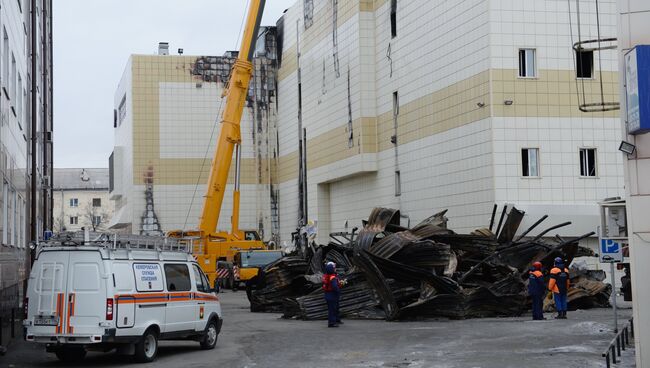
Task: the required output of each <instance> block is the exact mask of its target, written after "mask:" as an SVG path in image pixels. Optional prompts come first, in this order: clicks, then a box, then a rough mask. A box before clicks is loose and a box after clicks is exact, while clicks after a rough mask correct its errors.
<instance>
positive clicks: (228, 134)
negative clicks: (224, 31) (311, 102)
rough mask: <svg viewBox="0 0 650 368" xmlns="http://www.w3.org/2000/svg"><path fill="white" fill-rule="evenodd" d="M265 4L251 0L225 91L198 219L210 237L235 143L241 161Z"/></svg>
mask: <svg viewBox="0 0 650 368" xmlns="http://www.w3.org/2000/svg"><path fill="white" fill-rule="evenodd" d="M264 5H265V0H252V1H251V3H250V8H249V9H248V15H247V17H246V27H245V28H244V29H245V31H244V35H243V37H242V42H241V47H240V48H239V55H238V57H237V60H236V61H235V63H234V65H233V68H232V71H231V74H230V81H229V82H228V86H227V88H226V90H225V91H224V96H225V97H226V107H225V109H224V111H223V115H222V119H221V131H220V133H219V141H218V142H217V149H216V150H215V152H214V158H213V160H212V166H211V169H210V177H209V179H208V186H207V189H206V195H205V200H204V202H203V210H202V211H201V218H200V219H199V230H200V232H201V236H202V237H208V236H209V235H210V234H212V233H213V232H215V231H216V228H217V224H218V222H219V214H220V212H221V205H222V204H223V196H224V194H225V189H226V183H227V181H228V172H229V171H230V164H231V162H232V157H233V151H234V150H235V148H236V147H237V151H238V152H237V165H239V160H240V152H239V151H240V150H239V145H240V143H241V131H240V122H241V117H242V113H243V110H244V103H245V102H246V95H247V93H248V85H249V82H250V79H251V76H252V74H253V64H252V60H253V54H254V52H255V41H256V38H257V33H258V30H259V27H260V22H261V21H262V14H263V12H264ZM239 233H240V231H239V173H237V177H236V178H235V190H234V193H233V216H232V230H231V234H232V235H234V236H235V237H239V236H238V235H239Z"/></svg>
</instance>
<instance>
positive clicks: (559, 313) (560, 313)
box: [555, 311, 562, 319]
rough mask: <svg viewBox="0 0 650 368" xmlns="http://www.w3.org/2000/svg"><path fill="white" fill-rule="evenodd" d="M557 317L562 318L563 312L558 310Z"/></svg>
mask: <svg viewBox="0 0 650 368" xmlns="http://www.w3.org/2000/svg"><path fill="white" fill-rule="evenodd" d="M555 319H562V312H560V311H557V316H555Z"/></svg>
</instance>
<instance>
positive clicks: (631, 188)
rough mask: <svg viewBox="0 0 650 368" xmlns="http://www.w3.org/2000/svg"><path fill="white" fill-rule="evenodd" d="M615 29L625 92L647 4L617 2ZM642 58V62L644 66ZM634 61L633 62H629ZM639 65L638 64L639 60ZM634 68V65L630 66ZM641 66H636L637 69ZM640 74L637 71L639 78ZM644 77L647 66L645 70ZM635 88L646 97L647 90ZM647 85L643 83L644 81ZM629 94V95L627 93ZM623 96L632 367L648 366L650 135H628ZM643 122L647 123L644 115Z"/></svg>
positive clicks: (649, 10) (645, 34)
mask: <svg viewBox="0 0 650 368" xmlns="http://www.w3.org/2000/svg"><path fill="white" fill-rule="evenodd" d="M618 9H619V12H620V15H619V32H618V37H619V40H618V46H619V47H618V51H619V65H620V70H621V71H624V70H625V71H626V73H621V76H620V86H621V92H622V93H626V90H627V84H628V83H627V78H630V81H631V80H633V79H635V78H634V76H633V75H631V74H632V73H630V72H631V70H628V69H632V68H633V65H628V63H627V61H626V56H627V55H628V54H629V53H630V52H631V51H632V49H633V48H635V47H636V46H639V45H650V3H648V2H646V1H641V0H637V1H623V0H619V1H618ZM647 62H648V61H647V59H645V65H647ZM630 64H634V63H630ZM639 65H642V64H641V63H639ZM634 69H636V68H634ZM640 69H641V67H639V70H640ZM640 75H641V73H639V78H641V77H640ZM645 78H646V79H647V69H646V71H645ZM638 88H639V91H637V93H643V94H645V95H646V96H647V94H648V93H650V91H648V90H647V89H646V90H643V91H642V90H641V88H642V87H641V86H640V84H639V87H638ZM646 88H647V84H646ZM624 96H625V95H624ZM628 96H629V95H628ZM626 102H627V99H625V98H622V99H621V104H622V105H623V108H622V109H621V121H620V127H621V130H622V131H623V134H624V136H625V141H627V142H630V143H632V144H634V145H635V146H636V151H635V152H634V153H632V154H630V155H626V160H625V183H626V189H627V191H626V202H627V219H628V228H627V229H626V230H627V236H628V240H629V244H630V258H629V261H630V266H631V269H630V271H631V272H630V275H631V278H632V295H633V297H632V301H633V310H634V331H635V332H634V343H635V345H636V350H635V352H636V366H637V367H647V366H648V365H650V363H649V362H650V328H648V323H650V310H649V308H650V304H649V303H650V290H648V288H647V287H646V286H645V280H647V279H648V277H650V269H648V266H647V265H648V261H649V260H650V246H649V244H648V243H650V237H648V234H650V224H649V223H648V221H647V218H646V217H645V216H647V213H648V208H650V185H649V183H650V135H648V133H641V134H636V135H632V134H630V135H628V134H627V133H628V121H629V120H631V119H630V116H629V115H628V109H627V106H626V105H625V104H626ZM641 119H645V124H648V122H647V119H648V117H647V116H645V117H641Z"/></svg>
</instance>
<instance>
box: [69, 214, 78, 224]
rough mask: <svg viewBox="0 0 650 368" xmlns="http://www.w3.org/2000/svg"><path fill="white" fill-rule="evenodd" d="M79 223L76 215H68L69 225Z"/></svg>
mask: <svg viewBox="0 0 650 368" xmlns="http://www.w3.org/2000/svg"><path fill="white" fill-rule="evenodd" d="M77 224H79V217H78V216H70V225H77Z"/></svg>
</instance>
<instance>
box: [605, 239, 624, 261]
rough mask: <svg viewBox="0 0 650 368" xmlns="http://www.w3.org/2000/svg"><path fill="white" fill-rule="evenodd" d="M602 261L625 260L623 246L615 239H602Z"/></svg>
mask: <svg viewBox="0 0 650 368" xmlns="http://www.w3.org/2000/svg"><path fill="white" fill-rule="evenodd" d="M600 261H601V262H623V247H622V245H621V243H618V242H617V241H615V240H613V239H600Z"/></svg>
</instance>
